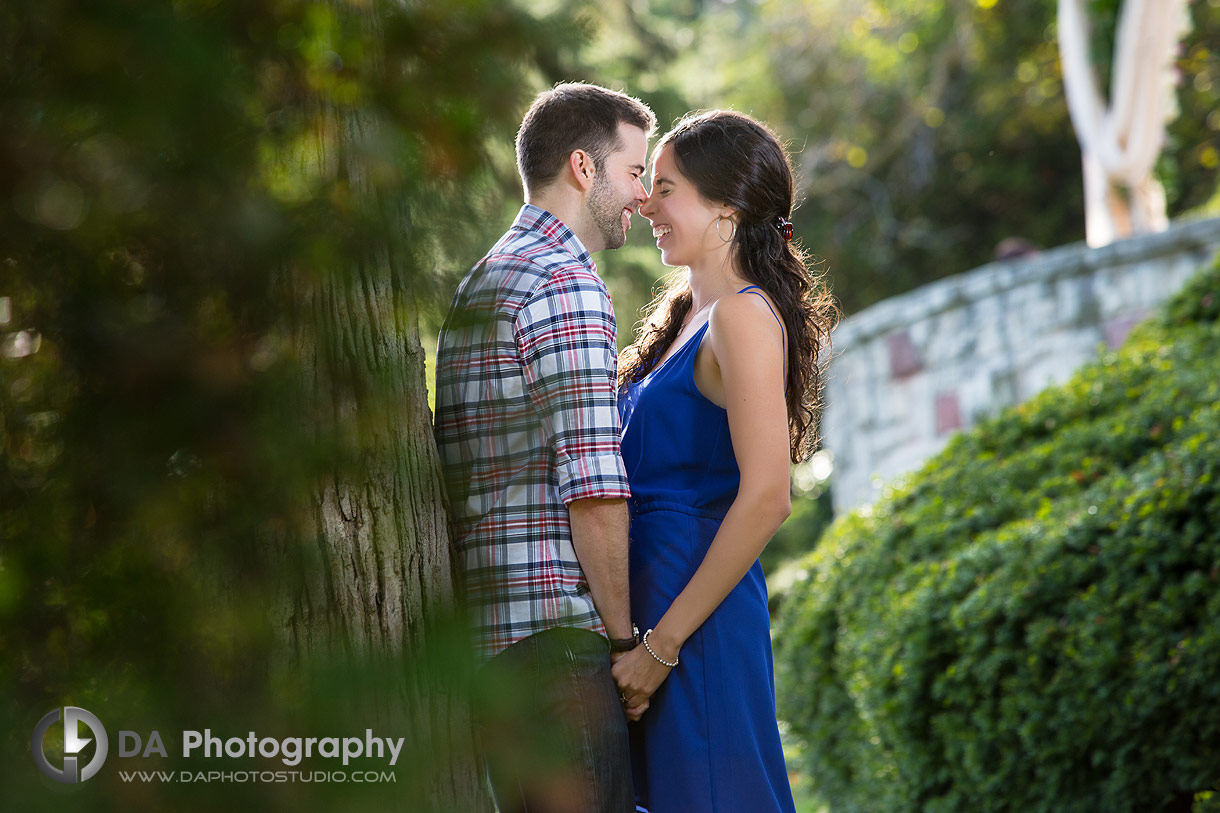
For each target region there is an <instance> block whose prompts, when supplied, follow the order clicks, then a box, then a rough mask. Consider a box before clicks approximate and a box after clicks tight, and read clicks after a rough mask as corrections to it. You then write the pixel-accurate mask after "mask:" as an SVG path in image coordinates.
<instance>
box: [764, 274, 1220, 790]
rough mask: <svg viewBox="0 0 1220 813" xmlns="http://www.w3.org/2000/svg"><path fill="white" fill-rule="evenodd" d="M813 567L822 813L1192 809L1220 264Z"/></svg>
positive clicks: (791, 713)
mask: <svg viewBox="0 0 1220 813" xmlns="http://www.w3.org/2000/svg"><path fill="white" fill-rule="evenodd" d="M801 564H802V573H801V574H800V576H799V578H798V581H797V583H796V584H795V585H794V586H793V587H792V589H791V591H790V592H789V594H788V598H787V599H786V601H785V603H784V606H783V609H782V612H781V616H780V619H779V623H778V626H777V634H776V648H777V671H778V681H779V690H780V696H781V710H780V713H781V716H783V717H784V718H785V719H786V720H788V721H789V722H790V724H791V726H792V731H793V733H794V734H795V735H796V736H798V737H800V738H802V739H803V740H804V741H805V743H806V747H805V748H804V753H805V754H806V759H807V764H805V765H801V766H799V768H800V769H801V770H802V771H806V772H808V774H809V775H810V776H811V777H812V781H813V784H814V786H815V788H816V791H817V793H818V795H819V796H820V797H821V798H822V800H823V801H825V802H826V803H828V804H829V806H830V809H831V810H833V811H836V813H837V811H887V813H888V812H889V811H906V810H910V811H916V810H918V811H929V812H930V813H944V811H972V813H973V812H974V811H987V810H1004V811H1021V813H1035V812H1036V811H1048V812H1049V811H1054V813H1068V812H1069V811H1089V812H1090V813H1094V812H1095V811H1107V813H1120V812H1121V811H1140V813H1146V812H1147V811H1158V810H1187V811H1188V810H1190V809H1191V806H1192V800H1193V799H1194V798H1195V795H1196V794H1198V793H1202V792H1204V791H1206V790H1208V789H1209V788H1216V787H1217V783H1218V782H1220V715H1217V714H1216V713H1215V710H1216V707H1217V702H1218V701H1220V261H1218V262H1217V263H1216V264H1215V265H1213V266H1212V267H1211V268H1210V269H1208V270H1206V271H1204V272H1202V273H1201V274H1200V275H1198V276H1197V277H1196V278H1195V279H1194V280H1193V281H1192V282H1191V283H1190V284H1189V285H1188V286H1187V287H1186V288H1185V290H1183V291H1182V292H1181V293H1180V294H1179V295H1177V296H1176V297H1174V298H1173V300H1172V301H1171V302H1170V303H1169V304H1168V305H1167V306H1166V307H1165V308H1164V309H1163V311H1162V314H1161V315H1160V316H1159V317H1158V318H1156V319H1153V320H1151V321H1149V322H1147V323H1145V324H1144V325H1142V326H1140V327H1139V328H1137V329H1136V330H1135V331H1134V332H1133V334H1132V336H1131V338H1130V339H1129V341H1128V342H1127V343H1126V345H1125V346H1124V347H1123V348H1122V350H1121V351H1120V352H1118V353H1113V354H1108V355H1106V356H1104V357H1103V358H1101V359H1100V360H1098V361H1097V362H1095V363H1093V364H1091V365H1089V366H1088V367H1086V368H1084V369H1082V370H1081V371H1080V372H1079V373H1077V374H1076V375H1075V377H1074V378H1073V379H1072V380H1071V381H1070V382H1069V383H1068V384H1066V385H1065V386H1062V387H1058V388H1054V389H1051V390H1048V391H1046V392H1044V393H1042V394H1041V395H1039V396H1038V397H1036V398H1035V399H1033V400H1032V401H1030V402H1028V403H1026V404H1024V405H1022V406H1019V407H1016V408H1014V409H1012V410H1009V411H1008V412H1006V413H1005V414H1004V415H1002V416H1000V417H999V418H996V419H993V420H991V421H989V422H986V423H984V424H982V425H980V426H978V427H977V428H975V429H974V430H972V431H970V432H967V433H963V434H961V435H959V436H958V437H956V438H955V439H954V441H953V442H952V443H950V445H949V447H948V448H947V449H946V450H945V451H944V452H943V453H942V454H940V455H939V456H937V457H936V458H934V459H933V460H932V461H931V462H929V463H928V464H927V465H926V466H925V467H924V468H923V470H922V471H920V472H919V473H918V474H916V475H914V476H913V477H912V478H911V479H910V480H909V482H908V483H907V484H906V485H905V486H902V487H900V488H899V489H898V490H897V491H896V492H895V493H893V494H891V495H889V496H888V497H887V498H886V499H885V500H883V501H882V502H881V503H879V504H878V505H876V506H874V507H873V509H872V510H871V511H870V510H864V511H861V512H857V513H854V514H852V515H849V516H847V517H844V518H842V519H841V520H840V521H838V522H837V523H836V524H835V525H834V526H833V527H832V528H831V529H830V530H829V531H828V532H827V533H826V534H825V535H824V536H823V538H822V539H821V540H820V542H819V544H818V546H817V548H816V550H815V551H814V552H813V553H811V554H810V555H809V556H808V557H807V558H806V559H805V560H803V562H802V563H801ZM793 767H798V766H793ZM1205 798H1206V797H1203V796H1201V797H1200V799H1199V802H1200V804H1207V802H1206V801H1205Z"/></svg>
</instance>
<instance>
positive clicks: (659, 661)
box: [642, 630, 678, 669]
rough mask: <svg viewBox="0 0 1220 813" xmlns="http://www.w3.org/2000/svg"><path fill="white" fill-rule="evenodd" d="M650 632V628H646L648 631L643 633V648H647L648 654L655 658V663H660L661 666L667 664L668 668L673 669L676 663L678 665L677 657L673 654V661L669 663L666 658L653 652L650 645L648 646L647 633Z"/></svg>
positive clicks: (649, 633)
mask: <svg viewBox="0 0 1220 813" xmlns="http://www.w3.org/2000/svg"><path fill="white" fill-rule="evenodd" d="M651 634H652V630H648V632H646V633H644V638H643V641H642V643H643V644H644V648H645V649H647V650H648V654H649V655H651V656H652V657H654V658H656V661H657V663H659V664H661V665H662V666H668V667H669V668H670V669H673V668H674V667H675V666H677V665H678V658H677V656H676V655H675V656H674V661H673V663H670V662H669V661H667V660H665V659H663V658H662V657H661V656H660V655H658V654H657V653H655V652H653V651H652V647H650V646H649V645H648V636H649V635H651Z"/></svg>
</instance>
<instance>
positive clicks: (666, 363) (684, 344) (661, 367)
mask: <svg viewBox="0 0 1220 813" xmlns="http://www.w3.org/2000/svg"><path fill="white" fill-rule="evenodd" d="M709 322H710V320H709ZM709 322H704V323H703V324H702V325H700V326H699V329H698V330H696V331H695V333H694V335H693V336H691V337H690V338H689V339H687V340H686V341H684V342H682V346H681V347H679V348H678V349H677V350H675V351H674V352H672V353H670V354H669V357H668V358H666V359H665V361H663V362H661V363H660V364H658V365H657V366H656V367H653V368H652V369H651V370H649V371H648V375H646V376H644V378H650V377H652V375H653V374H654V373H659V372H661V370H664V369H665V368H666V367H668V366H669V363H670V362H671V361H673V360H674V359H676V358H677V357H678V356H680V355H682V354H683V353H685V352H686V350H687V348H688V347H690V346H691V344H693V343H694V342H695V341H696V340H697V339H702V338H703V333H704V331H706V330H707V326H708V324H709Z"/></svg>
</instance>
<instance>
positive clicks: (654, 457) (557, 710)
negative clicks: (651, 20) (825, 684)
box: [436, 84, 831, 813]
mask: <svg viewBox="0 0 1220 813" xmlns="http://www.w3.org/2000/svg"><path fill="white" fill-rule="evenodd" d="M655 123H656V122H655V117H654V116H653V113H652V112H651V111H650V110H649V109H648V108H647V107H646V106H645V105H644V104H643V103H641V102H639V101H638V100H636V99H633V98H631V97H629V96H626V95H624V94H621V93H617V92H614V91H610V90H606V89H604V88H600V87H597V86H594V85H587V84H565V85H558V86H556V87H555V88H553V89H552V90H549V91H547V92H544V93H542V94H541V95H539V96H538V98H537V99H536V100H535V101H534V104H533V105H532V107H531V108H530V110H529V112H528V113H526V116H525V119H524V121H523V122H522V124H521V129H520V131H519V132H518V135H517V145H516V146H517V164H518V169H519V171H520V173H521V178H522V181H523V183H524V187H525V198H526V203H525V205H524V206H523V207H522V209H521V211H520V213H519V214H518V215H517V219H516V221H515V222H514V223H513V225H512V227H511V228H510V229H509V231H508V232H507V233H506V234H505V235H504V236H503V237H502V238H500V240H499V242H497V243H496V245H495V246H494V247H493V248H492V249H491V251H490V252H488V254H487V255H486V256H485V257H484V258H483V260H482V261H481V262H480V263H478V264H477V265H476V266H475V267H474V269H473V270H472V271H471V272H470V273H469V274H467V276H466V277H465V279H464V280H463V281H462V283H461V285H460V287H459V288H458V291H457V294H456V296H455V297H454V300H453V305H452V307H451V309H450V311H449V314H448V316H447V317H446V320H445V324H444V327H443V328H442V331H441V336H440V344H439V349H438V354H437V396H436V438H437V443H438V447H439V449H440V453H441V459H442V463H443V469H444V475H445V485H446V488H447V490H448V493H449V497H450V502H451V510H452V513H453V519H454V548H455V553H456V556H457V559H458V565H459V570H460V572H461V574H462V580H463V589H464V594H465V602H466V605H467V607H468V609H469V611H470V613H471V616H472V619H473V623H474V634H475V641H476V644H477V646H478V648H479V653H480V655H481V659H482V661H483V665H482V666H481V669H480V677H481V679H482V680H483V681H485V685H486V686H488V687H491V688H489V689H485V690H484V691H483V692H481V693H480V696H482V697H484V698H486V697H487V696H494V694H495V691H494V689H495V687H503V686H515V687H517V688H516V690H515V694H513V695H512V696H513V698H514V703H513V704H512V705H511V706H510V707H507V708H506V707H505V706H504V705H503V704H499V705H497V704H496V703H494V702H483V703H482V704H481V705H480V706H479V707H477V708H476V710H475V715H476V731H477V732H478V734H479V737H480V744H481V748H482V750H483V752H484V754H485V756H486V759H487V768H488V775H489V778H490V780H491V785H492V788H493V790H494V793H495V797H496V800H497V803H498V805H499V807H500V810H501V811H502V812H503V813H508V811H519V810H525V811H582V812H583V811H614V813H618V812H619V811H632V810H635V809H636V805H637V804H638V805H639V806H640V809H646V810H649V811H652V813H673V812H674V811H709V812H710V811H720V812H721V813H730V812H734V813H735V812H737V811H751V812H753V811H792V810H793V802H792V795H791V791H790V790H789V785H788V776H787V771H786V769H785V765H784V756H783V751H782V749H781V745H780V737H779V731H778V727H777V724H776V717H775V691H774V679H773V671H772V661H771V657H772V656H771V640H770V621H769V617H768V613H767V591H766V584H765V582H764V580H763V573H762V567H761V565H760V564H759V562H758V555H759V553H760V552H761V551H762V549H763V547H764V546H765V545H766V544H767V542H768V540H770V538H771V536H772V535H773V534H774V533H775V531H776V530H777V529H778V528H779V526H780V524H781V523H782V522H783V521H784V519H785V518H786V517H787V516H788V513H789V511H790V502H789V461H790V460H794V459H798V458H799V457H800V456H801V455H802V454H803V453H804V452H805V451H806V450H807V448H808V446H809V444H810V442H811V440H812V436H813V432H814V427H813V419H814V414H813V402H814V400H815V398H816V395H817V392H818V390H819V389H820V385H821V378H820V373H819V371H820V367H819V358H820V357H823V358H824V355H825V352H826V349H827V340H828V332H829V327H830V313H831V305H830V300H829V297H828V295H827V294H826V292H825V291H824V290H823V289H822V288H821V287H820V286H819V285H818V283H817V281H816V280H815V279H814V278H813V277H812V276H811V274H810V273H809V270H808V268H807V265H806V261H805V258H804V256H803V254H802V253H801V252H800V251H799V250H798V249H797V248H795V247H794V246H793V244H792V242H791V239H792V226H791V224H790V223H789V222H788V218H789V216H790V215H791V212H792V207H793V194H794V183H793V177H792V170H791V167H790V165H789V162H788V159H787V156H786V155H785V153H784V150H783V148H782V147H781V145H780V144H779V142H778V141H777V140H776V138H775V136H774V135H773V134H772V133H771V132H770V131H769V130H768V129H767V128H766V127H765V126H764V125H762V124H760V123H759V122H757V121H755V120H754V119H752V118H750V117H748V116H745V115H741V114H739V113H734V112H729V111H713V112H709V113H702V114H698V115H691V116H687V117H686V118H684V119H683V120H682V121H680V122H679V123H678V124H677V126H675V127H674V128H673V129H672V130H671V131H669V132H668V133H666V134H665V135H664V136H662V138H661V139H660V141H659V142H658V143H657V145H656V146H655V147H654V148H653V151H652V163H651V178H650V179H649V180H650V181H651V184H650V186H651V188H650V189H646V188H645V185H644V181H645V176H646V174H647V173H648V168H647V165H646V162H647V160H648V142H649V138H650V137H651V135H652V133H653V131H654V129H655ZM636 212H638V213H639V214H640V215H642V216H643V217H644V218H646V219H647V220H648V221H649V222H650V223H651V224H652V231H653V236H654V237H655V238H656V241H657V247H658V249H659V250H660V253H661V261H662V262H663V263H664V264H665V265H668V266H673V267H675V268H679V269H682V271H680V272H679V273H678V274H677V275H675V276H674V277H673V282H672V283H671V284H670V286H669V287H668V290H666V291H665V292H664V293H663V294H662V295H661V296H660V297H659V298H658V300H657V301H656V302H655V303H654V304H653V306H651V309H650V311H649V313H648V314H647V317H646V319H645V321H644V323H643V327H642V328H641V330H640V333H639V335H638V336H637V337H636V341H635V343H634V344H632V345H631V346H630V347H628V348H627V350H625V351H624V353H623V355H622V357H621V358H619V357H618V354H617V349H616V342H617V327H616V322H615V317H614V312H613V309H612V307H611V303H610V298H609V295H608V293H607V290H606V287H605V284H604V283H603V282H602V280H601V278H600V277H599V276H598V274H597V269H596V267H595V266H594V264H593V260H592V258H591V256H590V255H591V254H592V253H593V252H597V251H603V250H608V249H616V248H619V247H621V246H622V245H623V244H624V242H625V241H626V234H627V230H628V229H629V228H630V224H631V217H632V215H633V214H634V213H636ZM641 631H642V634H641ZM538 732H542V735H543V737H544V739H545V741H546V742H547V743H548V744H549V745H551V746H552V750H551V752H550V753H551V754H552V756H553V759H550V760H543V761H542V762H541V763H540V762H539V761H538V760H537V759H534V760H531V761H529V762H527V761H525V760H523V759H522V757H523V755H524V754H525V753H527V752H529V753H534V751H532V750H531V749H528V748H525V747H523V743H522V742H520V741H518V738H524V737H526V736H537V735H538Z"/></svg>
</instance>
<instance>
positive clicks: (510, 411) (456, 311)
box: [435, 204, 630, 659]
mask: <svg viewBox="0 0 1220 813" xmlns="http://www.w3.org/2000/svg"><path fill="white" fill-rule="evenodd" d="M616 332H617V329H616V326H615V321H614V311H613V309H612V307H611V305H610V296H609V294H608V292H607V291H606V286H605V284H604V283H603V282H602V280H601V278H600V277H599V276H598V275H597V270H596V268H595V267H594V265H593V261H592V258H590V256H589V252H588V251H586V250H585V247H584V246H583V245H581V243H580V241H579V240H578V239H577V238H576V235H575V234H573V233H572V232H571V231H570V230H569V229H568V227H567V226H565V225H564V224H563V223H561V222H560V221H559V220H558V219H556V218H555V216H554V215H552V214H550V213H549V212H546V211H544V210H542V209H540V208H538V207H536V206H532V205H530V204H526V205H525V206H524V207H523V208H522V209H521V212H520V213H519V214H518V215H517V219H516V221H515V222H514V223H513V226H512V228H511V229H509V231H508V232H507V233H506V234H505V235H504V236H503V237H502V238H500V241H499V242H498V243H497V244H496V245H495V247H493V248H492V250H491V251H490V252H489V253H488V254H487V256H486V257H485V258H484V259H483V261H482V262H481V263H480V264H479V265H477V266H475V268H474V269H473V270H472V271H471V272H470V273H469V274H467V275H466V278H465V279H463V280H462V284H461V285H460V286H459V287H458V291H457V295H456V296H455V297H454V300H453V305H452V306H451V308H450V310H449V315H448V316H447V317H446V318H445V325H444V327H443V328H442V329H441V334H440V342H439V349H438V351H437V358H436V367H437V370H436V373H437V376H436V427H435V430H436V441H437V446H438V447H439V449H440V455H441V462H442V466H443V470H444V477H445V486H446V489H447V490H448V492H449V499H450V507H451V510H452V514H453V520H454V526H455V527H454V546H455V548H456V551H457V556H458V560H459V562H460V564H461V569H462V571H463V574H464V582H465V585H464V587H465V593H466V600H467V606H468V608H469V610H470V611H471V614H472V616H473V621H474V627H475V630H474V631H475V639H476V640H475V643H476V645H477V647H478V650H479V654H480V655H481V656H482V657H483V658H485V659H486V658H491V657H493V656H495V655H496V654H498V653H499V652H501V651H502V650H504V649H505V648H506V647H508V646H510V645H511V644H513V643H515V642H516V641H519V640H521V639H522V638H525V637H528V636H530V635H533V634H534V633H536V632H541V631H543V630H546V629H551V628H553V627H560V626H564V627H581V628H584V629H589V630H592V631H594V632H598V633H601V634H603V635H604V634H605V628H604V626H603V625H602V621H601V618H600V617H599V616H598V614H597V610H596V609H595V608H594V606H593V598H592V596H591V595H590V593H589V585H588V582H587V581H586V580H585V576H584V572H583V571H582V570H581V567H580V563H579V562H578V561H577V559H576V553H575V550H574V549H573V547H572V532H571V526H570V524H569V519H568V509H567V505H568V503H571V502H572V501H574V500H581V499H586V498H590V497H599V498H614V497H619V498H622V497H628V496H630V491H629V489H628V486H627V473H626V469H625V467H624V465H623V459H622V455H621V453H620V451H619V441H620V437H619V417H618V410H617V409H616V406H615V391H616V387H615V375H616V370H617V365H618V357H617V351H616Z"/></svg>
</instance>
